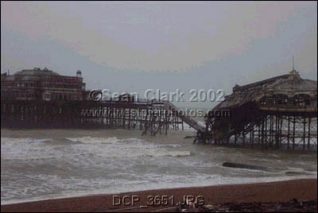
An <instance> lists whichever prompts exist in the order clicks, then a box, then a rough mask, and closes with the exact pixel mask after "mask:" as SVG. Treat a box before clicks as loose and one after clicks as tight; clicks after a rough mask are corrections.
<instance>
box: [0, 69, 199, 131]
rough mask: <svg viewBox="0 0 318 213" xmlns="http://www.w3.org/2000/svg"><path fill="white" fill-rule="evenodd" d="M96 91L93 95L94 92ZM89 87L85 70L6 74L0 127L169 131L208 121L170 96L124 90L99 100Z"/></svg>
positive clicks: (22, 71)
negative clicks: (165, 98)
mask: <svg viewBox="0 0 318 213" xmlns="http://www.w3.org/2000/svg"><path fill="white" fill-rule="evenodd" d="M92 94H93V95H92ZM97 95H101V94H99V93H98V91H87V90H85V83H84V82H83V78H82V76H81V71H77V72H76V76H62V75H59V74H58V73H56V72H53V71H52V70H49V69H47V68H44V69H40V68H34V69H26V70H21V71H19V72H17V73H15V74H13V75H9V73H3V74H1V127H4V128H109V129H112V128H124V129H139V130H142V134H143V135H145V134H150V135H156V134H167V133H168V131H169V129H170V130H171V129H172V130H178V129H179V128H182V129H183V124H184V123H188V124H189V126H191V127H193V128H194V129H196V130H201V131H203V130H204V127H203V126H200V125H198V123H197V122H196V121H195V120H194V119H193V118H191V117H190V116H186V115H184V114H183V113H182V111H180V110H179V109H178V108H177V107H176V106H174V105H173V104H172V103H170V102H168V101H158V100H136V99H135V98H134V96H131V95H129V94H122V95H121V96H119V97H118V98H116V99H110V100H103V99H98V100H97V99H96V96H97Z"/></svg>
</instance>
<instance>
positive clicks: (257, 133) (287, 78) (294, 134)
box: [201, 70, 317, 150]
mask: <svg viewBox="0 0 318 213" xmlns="http://www.w3.org/2000/svg"><path fill="white" fill-rule="evenodd" d="M217 111H228V112H229V113H228V114H227V115H228V116H216V115H217V113H216V112H217ZM201 137H203V140H202V141H204V142H207V143H214V144H221V145H234V146H235V145H236V146H245V147H246V146H248V147H260V148H263V149H267V148H273V149H287V150H289V149H292V150H317V82H316V81H312V80H304V79H302V78H301V77H300V76H299V74H298V72H296V71H295V70H292V71H291V72H290V73H289V74H286V75H282V76H277V77H274V78H270V79H267V80H264V81H260V82H256V83H252V84H249V85H245V86H235V87H234V88H233V93H232V94H231V95H230V96H227V97H226V98H225V100H224V101H223V102H221V103H220V104H218V105H217V106H216V107H215V108H214V109H212V110H211V111H210V112H209V113H208V114H207V115H206V131H205V132H204V133H203V134H201Z"/></svg>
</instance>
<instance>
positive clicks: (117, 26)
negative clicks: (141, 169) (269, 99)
mask: <svg viewBox="0 0 318 213" xmlns="http://www.w3.org/2000/svg"><path fill="white" fill-rule="evenodd" d="M293 55H294V56H295V66H296V69H297V70H298V71H299V72H300V74H301V76H302V77H304V78H309V79H315V80H316V79H317V3H316V2H167V3H161V2H42V3H38V2H3V1H2V2H1V72H6V71H7V70H10V72H12V73H13V72H15V71H18V70H21V69H24V68H33V67H48V68H49V69H52V70H54V71H57V72H59V73H60V74H65V75H75V72H76V70H82V72H83V76H84V78H85V81H86V82H87V86H88V88H91V89H92V88H110V89H112V90H125V91H140V90H144V89H146V88H159V89H165V90H166V91H169V90H174V89H176V88H180V89H181V90H183V89H189V88H194V89H195V88H203V89H209V88H212V89H218V88H222V89H224V90H225V91H227V92H231V89H232V87H233V86H234V85H235V84H240V85H241V84H246V83H251V82H253V81H257V80H262V79H264V78H268V77H272V76H275V75H280V74H285V73H287V72H289V71H290V70H291V66H292V65H291V64H292V56H293Z"/></svg>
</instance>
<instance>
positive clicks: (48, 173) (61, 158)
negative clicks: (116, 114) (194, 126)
mask: <svg viewBox="0 0 318 213" xmlns="http://www.w3.org/2000/svg"><path fill="white" fill-rule="evenodd" d="M193 134H194V133H193V132H191V131H183V132H182V131H179V132H173V133H172V134H170V135H168V136H164V135H162V136H160V135H159V136H156V137H151V136H141V132H139V131H129V130H5V129H3V130H2V131H1V203H2V204H4V203H12V202H21V201H27V200H40V199H47V198H56V197H67V196H74V195H84V194H85V195H87V194H100V193H107V194H109V193H118V192H126V191H135V190H145V189H155V188H170V187H182V186H204V185H218V184H230V183H247V182H262V181H273V180H285V179H293V178H311V177H316V176H317V156H316V154H291V153H283V152H278V151H277V152H276V151H275V152H272V151H257V150H250V149H238V148H226V147H216V146H212V145H198V144H192V140H193V139H185V138H184V136H186V135H193ZM225 161H230V162H237V163H247V164H256V165H260V166H264V167H267V168H268V170H267V171H260V170H248V169H235V168H225V167H222V163H223V162H225Z"/></svg>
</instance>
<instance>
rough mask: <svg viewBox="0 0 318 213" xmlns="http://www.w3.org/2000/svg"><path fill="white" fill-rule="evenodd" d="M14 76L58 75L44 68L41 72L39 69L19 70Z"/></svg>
mask: <svg viewBox="0 0 318 213" xmlns="http://www.w3.org/2000/svg"><path fill="white" fill-rule="evenodd" d="M14 75H59V74H58V73H56V72H53V71H52V70H49V69H47V68H44V69H42V70H41V69H40V68H33V69H24V70H21V71H19V72H16V73H15V74H14Z"/></svg>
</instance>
